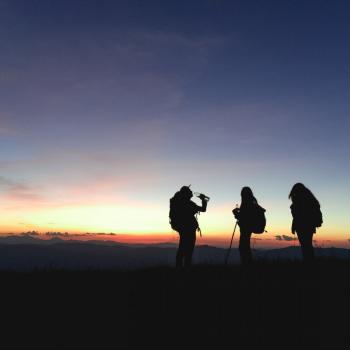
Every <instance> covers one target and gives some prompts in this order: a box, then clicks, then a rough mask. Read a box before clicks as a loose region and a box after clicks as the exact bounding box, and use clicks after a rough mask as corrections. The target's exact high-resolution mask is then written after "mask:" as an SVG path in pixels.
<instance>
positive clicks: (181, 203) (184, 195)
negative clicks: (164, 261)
mask: <svg viewBox="0 0 350 350" xmlns="http://www.w3.org/2000/svg"><path fill="white" fill-rule="evenodd" d="M192 197H193V193H192V191H191V189H190V188H189V186H183V187H181V189H180V191H178V192H176V193H175V195H174V197H173V198H171V199H170V213H169V217H170V224H171V227H172V228H173V229H174V230H175V231H177V232H178V233H179V235H180V242H179V248H178V251H177V254H176V267H177V268H182V267H190V266H191V262H192V254H193V249H194V246H195V243H196V231H197V229H198V228H199V226H198V222H197V219H196V217H195V215H196V214H197V213H198V212H205V211H206V209H207V201H208V197H206V196H204V195H203V194H201V195H200V196H199V198H200V199H201V200H202V206H198V205H197V204H196V203H194V202H193V201H191V198H192Z"/></svg>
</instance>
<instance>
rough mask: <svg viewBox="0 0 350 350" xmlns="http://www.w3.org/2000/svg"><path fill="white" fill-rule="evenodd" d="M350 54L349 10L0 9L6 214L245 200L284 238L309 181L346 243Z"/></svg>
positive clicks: (307, 5) (274, 5) (94, 4)
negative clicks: (258, 201)
mask: <svg viewBox="0 0 350 350" xmlns="http://www.w3.org/2000/svg"><path fill="white" fill-rule="evenodd" d="M349 38H350V3H349V2H348V1H301V0H300V1H281V0H280V1H277V0H276V1H268V0H267V1H247V0H245V1H234V0H232V1H223V0H221V1H219V0H215V1H214V0H212V1H206V0H198V1H192V0H187V1H164V0H163V1H152V0H151V1H132V0H127V1H103V0H98V1H97V0H94V1H88V0H85V1H78V0H70V1H66V0H57V1H47V0H39V1H35V0H33V1H25V0H22V1H18V0H11V1H10V0H9V1H6V0H0V43H1V46H0V123H1V124H0V142H1V149H0V164H1V167H2V177H3V180H2V182H3V184H2V185H1V186H2V187H1V188H2V193H3V197H4V201H5V202H6V201H7V202H8V200H9V199H10V198H9V197H8V196H9V191H13V188H12V187H11V186H10V185H9V183H12V184H13V183H16V184H21V185H23V186H26V188H27V190H28V191H30V193H31V194H33V195H35V196H37V197H35V198H41V199H43V201H44V202H45V203H48V202H49V203H51V202H52V203H53V202H55V201H57V193H58V192H60V193H66V194H67V195H68V193H70V192H69V189H71V188H77V187H79V185H80V184H81V183H82V182H83V183H84V185H85V186H86V188H88V187H89V184H95V183H102V184H103V183H105V181H106V178H108V179H110V178H111V179H113V180H110V181H112V182H113V181H116V185H115V186H116V187H115V188H113V190H112V192H113V191H114V192H113V194H114V195H116V196H117V195H119V194H122V198H123V199H125V200H128V201H131V202H132V203H133V201H134V200H136V198H139V197H141V198H142V199H143V200H145V201H148V200H149V198H150V194H152V201H153V202H154V204H155V205H160V206H161V204H162V203H163V201H164V200H166V198H168V197H169V194H171V192H174V191H175V190H176V189H177V188H178V187H179V186H180V185H182V184H183V183H189V182H193V183H194V184H196V186H198V187H200V188H201V189H203V191H204V190H205V189H208V191H209V192H211V194H212V195H213V196H214V197H215V196H216V198H217V200H218V202H217V205H218V207H220V206H221V205H222V206H224V205H226V204H225V203H228V202H230V201H233V197H235V198H239V190H240V188H241V187H242V186H243V185H246V184H247V185H251V186H252V187H253V190H254V189H255V190H256V191H257V195H258V196H260V197H262V200H263V201H265V202H267V201H271V204H270V205H271V211H274V212H275V213H276V214H275V216H272V218H275V220H276V222H277V223H278V224H281V225H282V221H283V220H285V219H287V218H288V219H289V212H288V205H289V204H288V202H287V199H286V197H287V194H288V191H289V189H290V187H291V186H292V184H293V183H294V182H297V181H304V182H305V184H306V185H309V186H310V188H311V189H314V190H315V193H316V195H317V194H318V193H320V196H321V199H324V201H325V202H327V203H329V212H330V213H331V215H330V217H331V219H330V221H329V222H330V228H329V230H331V229H334V230H335V229H338V230H341V227H342V229H343V230H345V231H346V230H347V229H348V228H349V225H348V224H349V223H348V222H347V221H346V219H345V218H344V217H343V214H345V210H344V209H343V208H344V207H345V202H344V198H343V197H344V194H345V193H346V194H348V195H349V194H350V193H349V186H348V175H347V174H348V173H349V170H350V169H349V154H348V149H349V146H350V141H349V137H348V134H349V131H350V127H349V126H350V119H349V117H348V116H349V112H350V103H349V100H350V99H349V93H350V89H349V86H350V45H349ZM62 172H64V173H67V174H68V173H69V176H67V177H66V178H62V176H60V174H61V173H62ZM120 184H122V185H120ZM118 186H119V187H118ZM55 189H56V190H55ZM101 191H102V192H103V189H101ZM109 191H110V189H109ZM102 192H101V193H102ZM17 195H18V196H17V197H16V196H15V197H14V198H15V199H16V200H17V202H16V205H17V204H18V201H20V200H22V201H24V200H27V199H28V196H25V195H23V193H19V194H18V193H17ZM6 196H7V197H6ZM62 196H63V197H64V195H62ZM102 197H103V196H102ZM11 198H12V197H11ZM12 199H13V198H12ZM44 199H45V200H44ZM280 200H282V202H283V201H285V202H283V205H285V206H286V208H287V209H286V210H285V211H282V210H280V209H279V208H280V207H279V203H280ZM84 201H85V202H88V201H89V197H87V198H86V197H84ZM91 201H92V202H94V199H91ZM62 205H63V204H62ZM213 205H214V204H213ZM325 205H327V204H326V203H325ZM21 213H22V212H21ZM13 215H15V214H13ZM20 215H24V214H23V213H22V214H18V216H15V217H16V220H17V217H19V216H20ZM272 215H273V214H272ZM18 220H19V219H18ZM332 220H333V221H332ZM339 222H340V223H339ZM213 226H215V225H214V224H213Z"/></svg>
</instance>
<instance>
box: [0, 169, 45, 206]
mask: <svg viewBox="0 0 350 350" xmlns="http://www.w3.org/2000/svg"><path fill="white" fill-rule="evenodd" d="M1 190H2V192H3V193H4V194H3V199H4V200H5V201H11V202H32V203H36V202H42V201H43V200H44V199H43V197H42V196H41V194H39V193H38V192H37V191H36V189H35V188H33V187H31V186H29V185H27V184H25V183H21V182H16V181H12V180H10V179H7V178H5V177H2V176H0V191H1Z"/></svg>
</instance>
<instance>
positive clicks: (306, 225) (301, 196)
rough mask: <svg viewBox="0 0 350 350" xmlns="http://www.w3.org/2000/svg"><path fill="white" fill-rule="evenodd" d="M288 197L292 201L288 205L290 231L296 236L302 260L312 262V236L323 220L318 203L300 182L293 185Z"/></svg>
mask: <svg viewBox="0 0 350 350" xmlns="http://www.w3.org/2000/svg"><path fill="white" fill-rule="evenodd" d="M289 199H290V200H291V201H292V205H291V206H290V209H291V212H292V216H293V223H292V228H291V230H292V233H293V234H295V233H296V234H297V236H298V240H299V242H300V246H301V252H302V255H303V260H304V261H305V262H312V261H313V260H314V256H315V255H314V248H313V246H312V238H313V235H314V233H316V227H320V226H321V225H322V222H323V220H322V213H321V210H320V203H319V202H318V200H317V199H316V198H315V196H314V195H313V194H312V192H311V191H310V190H309V189H308V188H306V187H305V186H304V185H303V184H302V183H296V184H295V185H294V186H293V188H292V190H291V192H290V194H289Z"/></svg>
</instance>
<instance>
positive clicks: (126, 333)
mask: <svg viewBox="0 0 350 350" xmlns="http://www.w3.org/2000/svg"><path fill="white" fill-rule="evenodd" d="M349 272H350V262H348V261H332V260H327V261H318V262H317V263H316V264H315V266H311V267H310V266H304V265H303V264H302V263H295V262H294V263H288V262H285V263H278V262H275V263H271V262H269V263H268V262H266V263H264V262H259V263H257V264H255V265H253V266H252V267H250V268H249V269H243V268H241V267H240V266H234V267H230V268H226V267H223V266H195V267H194V268H193V269H192V270H190V271H185V272H180V271H176V270H175V269H172V268H169V267H157V268H153V269H147V270H137V271H129V272H123V271H84V272H82V271H80V272H74V271H69V272H67V271H35V272H31V273H14V272H5V271H3V272H2V273H1V278H2V282H3V283H2V288H1V289H2V291H1V295H2V298H1V300H2V304H3V307H2V320H3V321H4V326H3V328H2V329H3V331H5V332H4V334H13V336H12V338H11V339H12V342H13V344H15V343H16V342H17V341H23V340H25V341H26V342H27V344H30V343H33V344H34V345H39V343H41V342H44V345H46V346H45V347H46V348H52V347H53V345H55V346H57V347H58V348H68V345H70V346H69V348H75V347H79V348H80V347H82V346H83V344H88V345H89V346H91V348H96V349H97V348H98V349H109V348H114V349H129V348H130V349H131V348H140V347H142V348H152V347H162V348H164V349H170V348H190V347H193V348H194V349H197V348H198V349H201V348H210V349H223V348H238V349H240V348H257V347H259V348H262V347H263V346H264V347H265V346H268V347H272V346H278V347H280V348H300V347H303V345H307V346H313V347H315V348H319V347H321V346H327V347H328V346H332V347H334V346H336V345H338V344H346V343H345V342H346V341H347V338H348V336H347V333H348V323H349V322H348V319H349V302H348V301H349V291H350V283H349ZM343 319H344V321H343ZM44 336H45V338H44ZM46 336H48V343H46V340H44V339H46ZM343 347H344V345H343ZM14 348H15V346H14ZM336 348H340V347H338V346H337V347H336Z"/></svg>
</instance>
